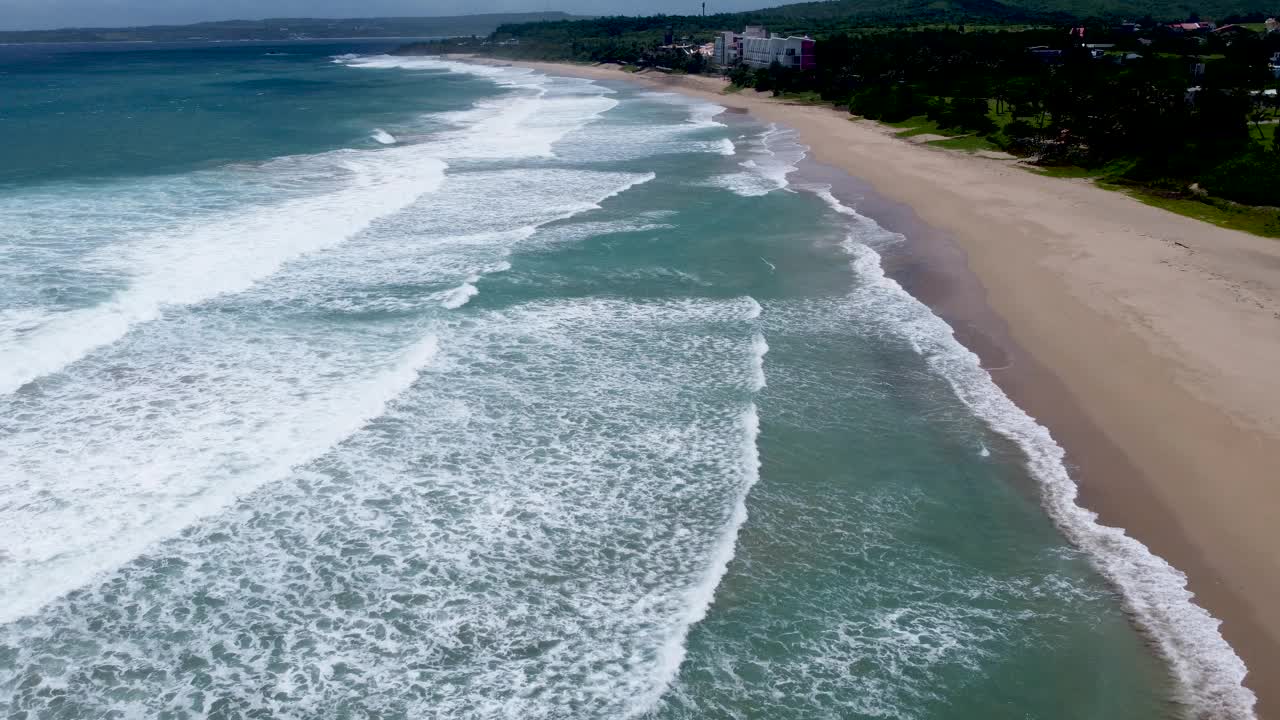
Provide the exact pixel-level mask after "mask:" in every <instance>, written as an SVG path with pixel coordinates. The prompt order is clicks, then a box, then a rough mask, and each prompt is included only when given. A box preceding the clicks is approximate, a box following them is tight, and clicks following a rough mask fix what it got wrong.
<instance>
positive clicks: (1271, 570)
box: [517, 63, 1280, 718]
mask: <svg viewBox="0 0 1280 720" xmlns="http://www.w3.org/2000/svg"><path fill="white" fill-rule="evenodd" d="M517 64H522V65H526V66H531V67H537V68H539V69H541V70H544V71H547V72H550V73H554V74H561V75H577V76H584V77H591V78H595V79H605V80H633V81H638V82H642V83H645V84H648V85H651V86H655V87H659V88H663V89H668V90H672V91H677V92H682V93H686V94H690V95H694V96H697V97H701V98H703V99H707V100H710V101H713V102H716V103H718V104H720V105H723V106H726V107H729V108H734V109H740V110H746V111H749V112H751V113H752V114H753V115H755V116H757V117H759V118H760V119H762V120H765V121H770V122H777V123H780V124H785V125H787V126H789V127H792V128H794V129H796V130H797V131H799V133H800V136H801V139H802V141H803V142H804V143H805V144H807V145H809V146H810V148H812V156H813V157H814V159H816V160H817V161H820V162H821V163H824V164H826V165H830V166H832V167H835V168H838V169H839V170H842V171H844V172H846V173H848V174H849V175H851V176H853V177H854V178H858V179H860V180H861V181H865V182H867V183H868V188H869V189H870V190H873V191H874V193H875V194H877V195H878V196H880V197H882V198H883V199H884V201H885V202H880V203H879V205H878V206H877V207H876V208H875V209H874V210H871V211H870V213H869V214H871V215H872V216H873V217H875V218H876V220H877V221H878V222H880V224H881V225H883V226H885V227H886V228H888V229H890V230H893V231H897V232H903V233H904V234H906V235H908V236H909V238H910V243H909V244H908V246H907V249H906V250H905V254H903V255H902V256H900V257H894V258H890V259H889V260H888V261H887V268H886V269H887V270H888V271H889V272H890V273H892V274H893V275H894V276H895V277H896V278H898V279H899V280H900V281H901V282H903V283H904V285H905V286H906V287H907V289H908V290H910V291H911V292H912V293H913V294H914V295H916V296H917V297H919V298H920V299H921V300H923V301H925V302H926V303H928V304H929V305H931V306H932V307H933V308H934V309H935V311H936V312H938V313H939V314H940V315H941V316H942V317H943V318H944V319H945V320H947V321H948V322H949V323H950V324H951V325H952V326H953V327H954V328H955V329H956V331H957V336H958V337H959V339H960V340H961V341H962V342H964V343H965V344H966V345H967V346H968V347H970V349H972V350H974V351H975V352H976V353H978V354H979V356H980V357H982V359H983V362H984V365H986V367H987V368H988V369H989V370H990V371H991V373H992V376H993V377H994V378H995V379H996V381H997V382H998V383H999V384H1000V386H1001V387H1002V388H1003V389H1004V390H1005V392H1006V393H1008V394H1009V395H1010V397H1011V398H1012V399H1014V400H1015V401H1016V402H1017V403H1018V404H1019V405H1020V406H1021V407H1023V408H1024V409H1025V410H1026V411H1027V412H1029V413H1030V414H1031V415H1032V416H1034V417H1036V418H1037V419H1038V420H1039V421H1041V422H1042V423H1043V424H1045V425H1046V426H1047V427H1049V429H1050V430H1051V432H1052V433H1053V435H1054V437H1055V438H1056V439H1057V440H1058V441H1059V442H1060V443H1061V444H1062V445H1063V446H1064V447H1065V448H1066V450H1067V454H1068V462H1069V463H1070V465H1071V470H1072V475H1073V477H1074V478H1075V479H1076V481H1077V483H1078V484H1079V486H1080V502H1081V504H1082V505H1084V506H1085V507H1087V508H1089V509H1091V510H1094V511H1096V512H1097V513H1099V516H1100V518H1099V520H1100V522H1102V523H1104V524H1107V525H1112V526H1116V527H1122V528H1125V529H1126V530H1127V531H1128V532H1129V533H1130V534H1131V535H1132V536H1134V537H1136V538H1137V539H1138V540H1140V541H1142V542H1143V543H1144V544H1146V545H1147V546H1148V547H1149V548H1151V550H1152V551H1153V552H1155V553H1156V554H1157V555H1159V556H1161V557H1163V558H1165V559H1166V560H1168V561H1169V562H1170V563H1172V564H1173V565H1174V566H1175V567H1177V568H1178V569H1180V570H1182V571H1183V572H1185V573H1186V574H1187V575H1188V578H1189V583H1188V587H1189V588H1190V590H1191V591H1192V592H1194V593H1195V594H1196V600H1197V602H1198V603H1199V604H1200V605H1202V606H1203V607H1205V608H1206V609H1207V610H1209V611H1210V612H1211V613H1212V614H1213V615H1214V616H1215V617H1216V618H1218V619H1220V620H1222V621H1223V625H1222V628H1221V630H1222V634H1223V635H1224V637H1225V638H1226V639H1227V641H1228V642H1230V643H1231V645H1232V646H1233V647H1234V648H1235V650H1236V651H1237V653H1239V655H1240V656H1241V657H1242V658H1243V659H1244V661H1245V663H1246V664H1247V666H1248V668H1249V675H1248V677H1247V679H1246V685H1247V686H1249V687H1250V688H1251V689H1252V690H1254V691H1255V692H1256V693H1257V694H1258V706H1257V711H1258V712H1259V714H1260V715H1261V716H1262V717H1263V718H1280V686H1275V684H1274V683H1273V682H1269V681H1270V680H1274V679H1275V678H1280V607H1278V606H1277V603H1280V241H1277V240H1271V239H1267V238H1260V237H1256V236H1252V235H1248V234H1245V233H1240V232H1235V231H1230V230H1224V229H1221V228H1217V227H1215V226H1212V225H1208V224H1206V223H1202V222H1199V221H1196V220H1193V219H1190V218H1186V217H1183V216H1179V215H1175V214H1172V213H1168V212H1166V211H1163V210H1159V209H1157V208H1152V207H1149V206H1146V205H1143V204H1141V203H1139V202H1137V201H1135V200H1133V199H1132V198H1129V197H1126V196H1124V195H1122V194H1119V193H1115V192H1110V191H1106V190H1102V189H1099V188H1096V187H1094V186H1092V185H1090V184H1089V183H1087V182H1082V181H1071V180H1062V179H1057V178H1049V177H1043V176H1039V175H1036V174H1034V173H1032V172H1029V171H1027V170H1025V169H1023V168H1019V167H1015V166H1013V165H1012V164H1011V163H1009V162H1007V161H1000V160H992V159H986V158H979V157H972V156H967V155H963V154H960V153H955V152H948V151H943V150H940V149H937V148H931V147H927V146H920V145H913V144H911V143H908V142H904V141H902V140H900V139H898V138H895V137H893V136H892V135H891V133H890V132H889V131H888V130H886V129H885V128H883V127H881V126H879V125H877V124H875V123H868V122H864V121H851V120H850V118H849V116H848V115H847V114H846V113H843V112H839V111H835V110H831V109H829V108H825V107H818V106H807V105H791V104H786V103H783V102H778V101H774V100H771V99H769V98H766V97H764V96H762V95H760V94H757V93H754V92H751V91H744V92H741V93H733V94H724V93H723V92H722V91H723V88H724V83H723V82H722V81H720V80H717V79H714V78H704V77H688V76H666V75H661V74H656V75H655V74H649V73H645V74H642V75H633V74H628V73H623V72H621V71H619V70H618V69H617V68H614V67H609V66H577V65H559V64H548V63H517Z"/></svg>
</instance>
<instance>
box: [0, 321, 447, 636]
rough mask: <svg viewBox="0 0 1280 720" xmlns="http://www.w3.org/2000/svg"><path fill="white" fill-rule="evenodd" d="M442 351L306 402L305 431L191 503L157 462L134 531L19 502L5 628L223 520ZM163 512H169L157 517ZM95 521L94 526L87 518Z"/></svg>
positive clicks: (412, 352) (284, 436)
mask: <svg viewBox="0 0 1280 720" xmlns="http://www.w3.org/2000/svg"><path fill="white" fill-rule="evenodd" d="M437 350H438V342H437V338H436V336H434V335H429V336H427V337H424V338H422V339H421V340H419V341H418V342H417V343H415V344H413V345H411V346H409V347H408V348H406V349H405V350H403V351H402V352H401V353H400V354H399V356H398V357H397V358H396V359H395V360H394V361H393V362H392V363H391V364H390V366H389V367H387V368H386V369H384V370H382V371H381V372H376V373H374V374H373V375H371V376H370V377H368V378H366V379H364V380H363V381H358V382H355V383H352V384H351V385H349V386H345V387H338V388H335V389H334V390H333V391H331V392H328V393H313V395H314V397H312V398H310V399H309V400H308V402H306V403H304V404H303V405H302V406H300V407H297V408H293V409H292V410H293V413H294V414H296V415H298V416H300V417H304V418H306V422H305V423H303V424H302V426H301V427H295V426H294V425H291V424H289V423H282V422H274V423H270V424H266V425H265V427H264V428H263V429H262V430H261V431H260V432H257V433H255V434H254V437H253V439H252V445H253V447H255V448H258V449H260V452H258V453H255V454H253V459H252V460H248V459H241V460H239V463H241V464H244V465H249V466H248V467H244V468H241V470H242V471H241V472H238V473H232V474H228V475H227V476H226V478H225V481H224V482H222V483H219V484H217V485H213V486H209V487H206V488H204V489H202V490H200V491H199V492H198V493H194V494H191V495H184V494H183V493H181V492H178V491H177V490H176V489H175V488H172V487H167V486H166V485H165V484H164V482H163V480H164V477H163V475H164V472H165V470H166V468H165V463H163V462H161V461H160V460H159V459H157V460H156V461H155V462H154V463H153V466H152V467H149V468H148V469H147V473H146V475H145V477H144V478H143V479H142V480H143V481H144V482H149V481H152V480H154V481H156V482H157V483H159V484H158V485H157V486H156V488H155V491H154V492H153V493H152V497H151V498H149V500H148V504H149V505H151V506H153V507H150V508H148V512H147V513H145V515H143V516H139V517H138V518H136V522H135V521H134V520H135V519H133V518H130V517H128V516H123V515H122V516H117V517H113V518H110V519H109V522H104V521H101V519H100V518H99V521H96V522H94V523H92V524H91V525H89V526H85V527H79V525H80V518H81V517H84V514H83V513H82V512H81V511H80V509H78V508H77V506H76V502H85V501H86V500H84V499H82V498H66V499H65V501H64V502H62V503H61V504H60V505H59V506H58V507H57V508H56V509H47V510H46V511H45V512H40V513H32V512H30V511H27V510H25V509H24V508H23V507H21V506H22V505H23V504H24V503H22V502H18V503H17V507H14V506H13V505H11V506H10V508H9V509H8V510H7V511H6V512H3V514H0V547H4V548H10V549H13V550H14V551H17V552H18V553H19V554H18V555H17V556H16V557H10V558H7V562H5V563H3V564H0V624H3V623H7V622H11V621H13V620H14V619H17V618H19V617H22V616H24V615H28V614H30V613H33V612H35V611H37V610H38V609H39V608H41V607H43V606H44V605H46V604H47V603H49V602H50V601H52V600H53V599H54V598H56V597H58V596H59V595H62V594H63V593H66V592H68V591H71V590H74V589H76V588H78V587H81V586H83V585H85V584H87V583H89V582H91V581H92V579H93V578H95V577H98V576H100V575H101V574H102V573H104V572H108V571H110V570H112V569H114V568H116V567H119V566H120V565H122V564H124V563H126V562H128V561H129V560H132V559H133V558H135V557H137V556H138V555H139V554H140V553H142V552H143V551H144V550H145V549H146V548H147V547H148V546H149V545H151V544H152V543H154V542H156V541H158V540H160V539H163V538H166V537H170V536H172V535H174V534H176V533H178V532H179V531H180V530H182V529H183V528H185V527H188V526H189V525H191V524H192V523H194V522H196V521H197V520H199V519H200V518H203V517H208V516H210V515H214V514H216V513H218V512H220V511H221V510H223V509H224V508H226V507H227V506H228V505H230V504H231V503H232V502H234V501H235V500H236V499H237V498H239V497H242V496H243V495H245V494H247V493H249V492H251V491H253V490H254V489H256V488H258V487H260V486H262V485H263V484H265V483H267V482H270V481H272V480H276V479H278V478H280V477H282V476H284V475H286V474H287V473H288V472H289V471H290V470H291V469H292V468H294V467H296V466H298V465H301V464H303V463H306V462H307V461H309V460H311V459H313V458H316V457H318V456H320V455H322V454H323V453H325V452H326V451H328V450H329V449H330V448H331V447H333V446H334V445H336V444H338V443H339V442H341V441H343V440H344V439H346V438H348V437H350V436H351V435H353V434H354V433H356V432H357V431H358V430H360V429H361V428H362V427H364V426H365V425H366V424H367V423H368V422H369V421H370V420H373V419H374V418H376V417H378V416H380V415H382V414H383V413H384V412H385V411H386V409H387V406H388V404H389V403H391V401H392V400H394V399H395V398H396V396H398V395H400V394H401V393H402V392H404V391H405V390H406V389H407V388H408V387H409V386H410V385H411V384H412V383H413V382H414V381H415V380H416V379H417V378H418V373H419V372H420V371H421V370H422V369H423V368H425V367H426V366H427V365H428V364H430V363H431V361H432V359H433V358H434V357H435V355H436V352H437ZM197 430H198V429H197ZM245 454H246V455H248V454H249V453H248V452H246V453H245ZM254 460H257V461H258V462H254ZM18 473H19V470H17V469H16V468H15V469H13V470H11V471H6V472H4V473H3V474H0V487H3V488H7V489H8V491H10V492H11V493H14V492H16V491H17V490H18V489H21V488H26V489H27V490H29V491H32V492H33V493H34V496H33V497H32V498H31V499H30V500H29V501H28V502H27V503H26V504H28V505H34V504H37V503H38V502H39V500H38V497H39V488H32V487H31V486H30V485H29V484H28V483H26V482H25V480H26V479H25V477H21V476H18ZM19 499H20V498H19ZM161 505H170V506H169V507H166V508H165V512H157V510H158V509H159V506H161ZM89 517H96V516H94V515H93V514H92V512H90V513H89Z"/></svg>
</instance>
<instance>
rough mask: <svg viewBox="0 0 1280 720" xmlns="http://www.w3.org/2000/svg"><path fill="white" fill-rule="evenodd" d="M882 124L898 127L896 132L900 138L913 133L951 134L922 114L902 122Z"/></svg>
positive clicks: (910, 135)
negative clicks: (898, 129)
mask: <svg viewBox="0 0 1280 720" xmlns="http://www.w3.org/2000/svg"><path fill="white" fill-rule="evenodd" d="M884 124H885V125H888V126H889V127H893V128H900V131H899V132H898V133H897V135H898V137H900V138H908V137H912V136H914V135H924V134H926V133H928V134H933V135H950V134H951V133H948V132H946V131H945V130H943V129H942V128H940V127H938V123H936V122H934V121H932V120H930V119H929V118H927V117H925V116H924V115H916V116H915V117H909V118H907V119H906V120H903V121H902V122H892V123H884Z"/></svg>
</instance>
